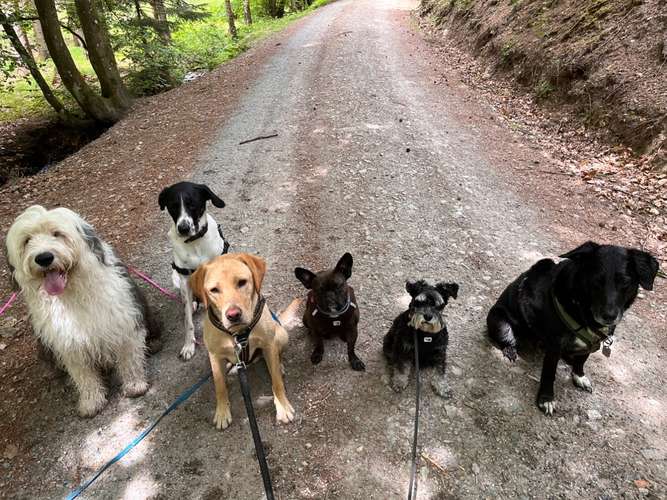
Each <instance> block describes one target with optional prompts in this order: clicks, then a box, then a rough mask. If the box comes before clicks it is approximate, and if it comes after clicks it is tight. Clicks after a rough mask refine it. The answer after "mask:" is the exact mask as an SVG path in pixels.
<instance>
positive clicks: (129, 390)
mask: <svg viewBox="0 0 667 500" xmlns="http://www.w3.org/2000/svg"><path fill="white" fill-rule="evenodd" d="M145 335H147V334H146V331H145V330H144V329H143V328H142V329H140V330H139V331H137V332H135V333H134V334H133V335H132V338H130V339H128V340H126V342H125V343H124V344H123V345H122V346H121V348H120V351H119V352H118V353H117V359H118V376H119V377H120V380H121V383H122V384H123V394H125V395H126V396H127V397H129V398H136V397H139V396H143V395H144V394H146V391H147V390H148V382H146V369H145V366H144V352H145V344H144V342H143V339H144V337H145Z"/></svg>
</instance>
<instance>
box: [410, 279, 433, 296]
mask: <svg viewBox="0 0 667 500" xmlns="http://www.w3.org/2000/svg"><path fill="white" fill-rule="evenodd" d="M427 286H428V283H426V281H424V280H408V281H406V282H405V290H406V291H407V292H408V293H409V294H410V297H412V298H413V299H414V298H415V297H416V296H417V295H419V294H420V293H422V292H423V291H424V288H426V287H427Z"/></svg>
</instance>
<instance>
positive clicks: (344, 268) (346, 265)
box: [335, 252, 352, 280]
mask: <svg viewBox="0 0 667 500" xmlns="http://www.w3.org/2000/svg"><path fill="white" fill-rule="evenodd" d="M335 271H336V272H337V273H341V274H342V275H343V276H345V279H346V280H347V279H350V276H352V254H350V252H345V254H343V256H342V257H341V258H340V260H339V261H338V264H336V268H335Z"/></svg>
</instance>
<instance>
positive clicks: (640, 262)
mask: <svg viewBox="0 0 667 500" xmlns="http://www.w3.org/2000/svg"><path fill="white" fill-rule="evenodd" d="M561 257H562V258H564V259H565V260H563V261H561V262H559V263H558V264H556V263H555V262H554V261H553V260H551V259H542V260H540V261H539V262H537V263H536V264H534V265H533V267H531V268H530V269H529V270H528V271H526V272H525V273H523V274H521V275H520V276H519V277H518V278H517V279H516V280H515V281H513V282H512V283H511V284H510V285H509V286H508V287H507V288H506V289H505V291H504V292H503V293H502V295H501V296H500V298H499V299H498V301H497V302H496V304H495V305H494V306H493V307H492V308H491V310H490V311H489V314H488V317H487V326H488V331H489V335H490V336H491V338H492V339H493V340H494V341H495V342H496V343H497V344H498V346H499V347H500V348H501V349H502V351H503V354H504V355H505V357H507V358H508V359H509V360H511V361H514V360H516V358H517V351H516V349H517V341H519V342H521V341H522V340H525V341H531V340H535V341H538V343H539V344H542V347H544V349H545V351H546V353H545V356H544V363H543V365H542V377H541V379H540V388H539V390H538V393H537V405H538V407H539V408H540V409H541V410H542V411H544V413H545V414H547V415H551V414H552V413H553V411H554V387H553V386H554V379H555V377H556V368H557V366H558V360H559V359H561V358H562V359H563V360H565V361H566V362H567V363H568V364H570V365H571V366H572V382H573V383H574V385H575V386H577V387H579V388H580V389H583V390H585V391H588V392H592V391H593V386H592V384H591V381H590V379H589V378H588V377H587V376H586V375H585V374H584V363H585V362H586V360H587V359H588V356H589V355H590V354H591V353H593V352H595V351H597V350H599V349H600V347H601V346H604V347H603V350H602V352H603V354H605V355H606V356H609V354H610V352H611V351H610V346H611V342H612V341H613V335H614V330H615V329H616V326H617V325H618V324H619V322H620V321H621V319H622V318H623V314H624V313H625V311H626V310H627V309H628V308H629V307H630V306H631V305H632V303H633V302H634V300H635V298H636V297H637V291H638V287H639V286H641V287H642V288H644V289H645V290H652V289H653V281H654V280H655V277H656V275H657V273H658V261H657V260H656V259H655V258H654V257H652V256H651V255H650V254H648V253H646V252H643V251H641V250H635V249H633V248H624V247H619V246H614V245H598V244H597V243H593V242H591V241H589V242H587V243H584V244H583V245H581V246H580V247H578V248H575V249H574V250H572V251H571V252H568V253H566V254H564V255H561Z"/></svg>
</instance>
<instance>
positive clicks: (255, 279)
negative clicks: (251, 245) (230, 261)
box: [236, 253, 266, 293]
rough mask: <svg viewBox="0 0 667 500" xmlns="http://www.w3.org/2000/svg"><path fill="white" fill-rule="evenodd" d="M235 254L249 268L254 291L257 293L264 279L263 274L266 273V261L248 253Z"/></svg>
mask: <svg viewBox="0 0 667 500" xmlns="http://www.w3.org/2000/svg"><path fill="white" fill-rule="evenodd" d="M236 256H237V258H238V259H239V260H240V261H241V262H243V263H244V264H245V265H246V266H248V267H249V268H250V272H251V273H252V283H253V285H254V287H255V292H257V293H259V290H260V289H261V288H262V281H264V274H265V273H266V262H265V261H264V259H262V258H261V257H257V256H256V255H252V254H249V253H239V254H236Z"/></svg>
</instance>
